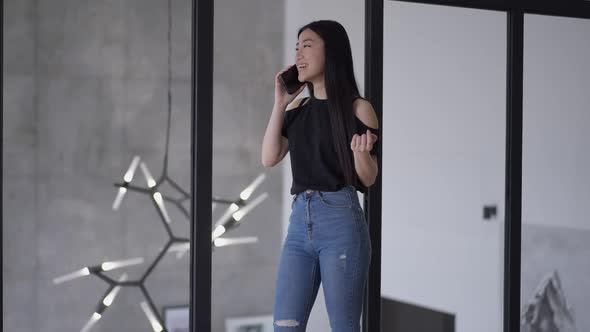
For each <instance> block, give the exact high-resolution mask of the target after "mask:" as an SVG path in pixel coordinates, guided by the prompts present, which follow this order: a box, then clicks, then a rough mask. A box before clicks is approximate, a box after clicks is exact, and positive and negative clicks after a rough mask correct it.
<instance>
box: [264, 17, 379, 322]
mask: <svg viewBox="0 0 590 332" xmlns="http://www.w3.org/2000/svg"><path fill="white" fill-rule="evenodd" d="M295 63H296V65H297V69H298V79H299V81H301V82H306V85H304V86H302V87H301V88H300V89H299V90H298V91H296V92H295V93H293V94H292V95H291V94H288V93H287V92H286V91H285V89H284V87H283V86H282V85H281V84H280V82H279V76H280V74H281V73H283V72H284V71H285V70H287V68H285V69H284V70H282V71H281V72H279V73H277V75H276V76H275V103H274V107H273V110H272V114H271V116H270V120H269V123H268V126H267V128H266V132H265V134H264V140H263V143H262V164H263V165H264V166H265V167H272V166H274V165H276V164H278V163H279V162H280V161H281V160H282V159H283V158H284V157H285V155H286V154H287V152H290V156H291V166H292V167H291V171H292V174H293V185H292V187H291V194H292V195H293V201H292V204H291V210H292V211H291V216H290V219H289V227H288V234H287V238H286V240H285V242H284V245H283V249H282V253H281V258H280V263H279V268H278V273H277V279H276V288H275V305H274V330H275V332H282V331H290V332H298V331H305V327H306V324H307V320H308V317H309V313H310V311H311V308H312V306H313V303H314V301H315V298H316V295H317V291H318V288H319V285H320V282H321V284H322V287H323V290H324V296H325V300H326V308H327V311H328V315H329V319H330V326H331V328H332V331H337V332H346V331H360V315H361V309H362V302H363V294H364V287H365V282H366V277H367V272H368V268H369V261H370V256H371V244H370V239H369V234H368V229H367V224H366V222H365V219H364V214H363V211H362V208H361V206H360V202H359V199H358V195H357V193H356V192H357V190H358V191H361V192H366V189H367V187H369V186H371V185H372V184H373V183H374V182H375V178H376V177H377V173H378V163H377V159H376V156H375V155H376V154H377V149H376V148H377V137H378V136H377V134H378V129H377V128H378V121H377V117H376V115H375V111H374V110H373V107H372V106H371V104H370V103H369V102H368V101H366V100H364V99H362V98H360V96H359V91H358V87H357V84H356V80H355V78H354V71H353V64H352V52H351V49H350V42H349V39H348V36H347V34H346V31H345V30H344V28H343V27H342V25H340V24H339V23H337V22H335V21H327V20H321V21H315V22H312V23H310V24H308V25H306V26H304V27H302V28H301V29H300V30H299V32H298V42H297V47H296V57H295ZM305 86H307V87H308V89H309V92H310V97H309V98H299V99H297V100H295V101H294V99H295V97H296V96H297V95H298V94H299V93H301V92H302V91H303V89H304V88H305ZM293 101H294V102H293ZM289 104H291V106H290V107H288V109H287V106H288V105H289Z"/></svg>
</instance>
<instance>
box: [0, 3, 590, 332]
mask: <svg viewBox="0 0 590 332" xmlns="http://www.w3.org/2000/svg"><path fill="white" fill-rule="evenodd" d="M389 1H401V2H413V3H422V4H431V5H441V6H454V7H464V8H473V9H485V10H495V11H503V12H506V13H507V22H506V24H507V29H506V31H507V45H506V46H507V53H506V56H507V67H506V74H507V77H506V91H507V94H506V179H505V186H506V189H505V205H506V211H505V219H504V220H505V223H506V226H507V227H505V234H504V242H505V247H504V329H503V331H504V332H517V331H519V330H520V325H519V315H520V264H521V262H520V255H521V252H520V251H521V227H522V221H521V208H522V205H521V204H522V124H523V122H522V118H523V109H522V91H523V72H522V71H523V39H524V38H523V30H524V15H525V14H539V15H549V16H561V17H571V18H585V19H590V1H588V0H538V1H533V0H513V1H509V0H503V1H500V0H449V1H443V0H423V1H415V0H389ZM213 4H214V2H213V0H192V8H191V16H192V17H191V20H192V24H191V29H192V36H191V48H192V55H191V58H192V59H191V74H192V75H191V194H192V195H191V219H192V220H191V231H190V236H191V250H190V322H189V324H190V331H192V332H197V331H198V332H210V331H211V267H212V266H211V231H212V226H211V197H212V180H211V178H212V143H213V135H212V126H213V18H214V15H213ZM383 8H384V0H365V94H366V97H367V99H368V100H370V101H371V103H372V104H373V107H374V108H375V111H376V112H377V117H378V119H379V122H380V123H382V122H383V121H382V120H383V113H382V108H383V74H382V72H383V20H384V17H383ZM0 14H2V15H0V17H1V18H0V20H1V23H2V26H3V25H4V3H3V2H2V6H1V7H0ZM0 40H1V41H2V52H0V60H3V55H4V52H3V49H4V48H3V46H4V36H3V35H2V36H1V37H0ZM2 62H3V61H2ZM3 73H4V68H3V67H2V74H3ZM0 87H1V88H2V89H1V90H2V91H1V92H0V96H2V99H3V98H4V97H3V92H4V75H2V79H1V81H0ZM3 106H4V105H3V103H2V105H0V137H3V112H4V110H3ZM382 128H383V126H382ZM382 130H383V129H382ZM3 145H4V142H3V143H2V145H1V146H0V163H2V165H3V150H4V149H3ZM379 157H381V156H379ZM379 163H380V165H379V166H380V169H381V166H382V165H381V158H379ZM2 179H3V168H1V167H0V186H1V185H2V183H3V180H2ZM381 181H382V178H381V172H380V174H379V176H378V178H377V181H376V183H375V184H374V185H373V186H372V187H371V189H370V190H369V192H368V194H367V195H366V196H365V202H364V203H365V207H366V209H365V211H366V212H365V213H366V216H367V220H368V222H369V226H370V236H371V241H372V243H373V248H374V249H373V257H372V262H373V263H372V264H371V268H370V271H369V280H368V287H367V291H366V296H365V306H364V310H365V311H364V312H365V314H364V315H363V330H364V331H380V330H381V256H382V253H381V197H382V183H381ZM2 206H3V191H0V211H2ZM3 222H4V220H3V214H0V245H3ZM0 256H2V257H0V265H2V266H3V264H4V262H3V255H0ZM3 289H4V285H3V277H0V296H2V299H4V295H3ZM3 302H4V301H2V302H0V310H3Z"/></svg>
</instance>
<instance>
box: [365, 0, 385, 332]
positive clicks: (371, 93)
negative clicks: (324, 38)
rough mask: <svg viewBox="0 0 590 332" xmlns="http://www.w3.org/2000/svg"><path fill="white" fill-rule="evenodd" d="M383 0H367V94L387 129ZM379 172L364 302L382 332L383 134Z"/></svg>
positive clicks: (368, 201) (370, 208)
mask: <svg viewBox="0 0 590 332" xmlns="http://www.w3.org/2000/svg"><path fill="white" fill-rule="evenodd" d="M383 2H384V1H383V0H365V96H366V98H367V99H368V100H369V101H370V102H371V104H372V105H373V108H374V109H375V113H376V114H377V119H378V120H379V127H380V128H381V130H380V131H381V132H383V8H384V4H383ZM380 136H381V137H379V139H380V140H381V143H380V145H381V149H379V150H380V151H379V153H378V163H379V173H378V175H377V179H376V180H375V183H374V184H373V185H372V186H371V187H370V188H369V191H368V193H367V194H366V195H365V202H364V206H365V217H366V219H367V222H368V223H369V235H370V238H371V248H372V255H371V265H370V267H369V275H368V279H367V288H366V291H365V299H364V300H365V301H364V304H363V331H365V332H369V331H371V332H373V331H381V197H382V190H381V189H382V184H381V182H382V176H381V174H382V173H383V170H382V165H383V162H382V158H381V151H383V146H384V145H383V135H380Z"/></svg>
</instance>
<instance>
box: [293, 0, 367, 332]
mask: <svg viewBox="0 0 590 332" xmlns="http://www.w3.org/2000/svg"><path fill="white" fill-rule="evenodd" d="M285 11H286V12H285V39H284V40H285V48H284V49H285V66H287V65H289V64H292V63H294V62H295V43H296V42H297V31H298V30H299V28H301V27H302V26H304V25H305V24H307V23H309V22H311V21H315V20H326V19H328V20H336V21H338V22H340V23H341V24H342V25H343V26H344V28H345V29H346V32H347V33H348V37H349V39H350V44H351V47H352V57H353V61H354V69H355V76H356V80H357V84H358V86H359V89H360V92H361V94H363V91H364V85H365V84H364V61H365V57H364V55H365V38H364V37H365V35H364V34H365V26H364V21H365V19H364V18H365V7H364V1H355V0H339V1H336V0H321V1H312V0H286V1H285ZM303 95H305V96H307V95H308V94H307V91H305V92H304V93H303V94H302V96H303ZM289 158H290V157H289V155H287V156H286V157H285V159H284V161H283V162H282V167H283V185H284V188H283V193H284V196H283V203H284V204H283V207H284V208H283V225H284V232H285V234H286V227H287V225H288V222H289V214H290V213H291V199H292V196H291V195H290V193H289V190H290V188H291V182H292V177H291V163H290V159H289ZM307 326H308V327H307V331H308V332H325V331H330V323H329V321H328V314H327V312H326V306H325V302H324V296H323V292H322V289H321V287H320V291H319V294H318V297H317V299H316V302H315V305H314V308H313V310H312V313H311V316H310V318H309V322H308V325H307Z"/></svg>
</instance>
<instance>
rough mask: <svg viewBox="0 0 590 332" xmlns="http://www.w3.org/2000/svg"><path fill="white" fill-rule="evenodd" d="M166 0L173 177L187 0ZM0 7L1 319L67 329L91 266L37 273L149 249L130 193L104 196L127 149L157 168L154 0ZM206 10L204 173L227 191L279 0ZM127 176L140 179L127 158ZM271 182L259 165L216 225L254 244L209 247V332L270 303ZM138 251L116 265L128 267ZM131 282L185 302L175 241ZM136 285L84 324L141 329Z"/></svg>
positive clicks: (159, 92)
mask: <svg viewBox="0 0 590 332" xmlns="http://www.w3.org/2000/svg"><path fill="white" fill-rule="evenodd" d="M171 3H172V17H173V20H172V32H171V34H172V54H171V61H172V73H173V75H172V84H171V90H172V137H171V143H170V144H171V146H170V164H169V175H170V176H171V178H172V179H173V180H175V181H176V182H177V183H179V184H180V185H181V186H182V187H184V188H185V189H186V190H189V189H190V176H189V170H190V132H189V130H190V127H189V126H190V1H189V0H186V1H184V0H183V1H176V0H174V1H172V2H171ZM4 6H5V8H4V9H5V10H4V20H5V25H4V28H5V30H4V34H5V35H4V38H5V39H4V40H5V42H4V50H5V53H4V64H3V66H4V84H5V91H4V100H3V105H4V120H5V121H4V137H3V153H4V164H3V170H4V187H3V190H4V198H5V200H4V202H3V203H4V209H3V211H2V213H3V220H4V239H3V241H4V252H3V255H4V256H3V259H4V270H3V275H4V292H5V293H4V294H5V297H4V304H5V305H4V312H3V317H4V318H5V319H4V323H3V324H4V328H5V330H10V331H19V332H20V331H22V332H25V331H27V332H28V331H42V330H43V331H79V330H80V329H81V328H82V326H83V325H84V323H85V322H86V321H87V320H88V319H89V318H90V315H91V314H92V312H93V311H94V309H95V306H96V304H97V303H98V301H99V300H100V298H101V297H102V296H103V294H104V292H105V291H106V285H105V284H104V283H103V282H101V281H100V280H98V279H97V278H93V277H89V278H85V279H80V280H76V281H72V282H69V283H65V284H61V285H57V286H56V285H53V284H52V282H51V280H52V279H53V278H54V277H56V276H58V275H61V274H64V273H66V272H70V271H74V270H76V269H79V268H81V267H83V266H86V265H91V264H96V263H99V262H102V261H106V260H116V259H122V258H130V257H137V256H142V257H145V258H146V261H147V262H151V260H152V259H153V258H154V256H155V255H156V254H157V252H158V249H159V248H161V247H162V246H163V245H164V243H165V241H166V240H167V237H166V234H165V230H164V228H163V226H162V225H161V223H160V220H159V219H158V217H157V213H156V211H155V209H154V206H153V205H152V204H151V202H150V201H149V200H148V198H147V197H146V196H142V195H139V194H134V193H128V195H127V197H126V198H125V201H124V202H123V205H122V207H121V210H120V211H118V212H114V211H112V210H111V204H112V202H113V199H114V197H115V193H116V189H115V188H114V187H113V183H114V182H116V181H120V180H121V178H122V176H123V173H124V171H125V170H126V169H127V167H128V165H129V163H130V162H131V159H132V157H133V156H134V155H136V154H137V155H140V156H141V158H142V160H144V161H145V162H146V163H147V166H148V167H149V168H150V170H151V172H152V174H153V175H154V176H155V177H158V176H159V175H160V174H161V171H162V165H163V164H162V162H163V152H164V144H165V126H166V114H167V113H166V109H167V88H168V81H167V79H168V76H167V66H166V65H167V39H166V38H167V2H166V1H165V0H147V1H146V0H126V1H94V0H92V1H91V0H85V1H79V0H76V1H71V0H59V1H45V0H18V1H16V0H14V1H13V0H10V1H5V2H4ZM215 14H216V20H215V36H214V38H215V45H214V47H215V49H214V50H213V51H214V54H215V64H214V76H215V77H214V84H215V86H214V108H215V114H214V121H215V123H214V135H215V138H214V158H213V167H214V173H213V186H214V194H215V195H218V196H223V197H227V198H237V195H238V194H239V192H240V190H241V189H243V187H244V186H245V185H246V184H248V183H249V182H250V181H252V180H253V179H254V178H255V177H256V176H257V175H258V174H259V173H260V172H261V171H263V167H262V166H261V165H260V158H259V156H260V142H261V139H262V134H263V130H264V128H265V127H266V121H267V116H268V114H269V113H270V110H271V107H272V96H273V92H272V84H273V77H274V73H275V72H276V71H277V70H278V69H279V68H280V67H281V64H282V54H283V51H282V47H283V39H282V38H283V32H282V31H283V23H282V22H283V15H284V4H283V3H281V2H277V1H268V0H267V1H248V2H247V3H235V2H230V1H216V3H215ZM228 22H230V23H231V24H228ZM244 32H247V34H248V38H244ZM134 183H135V184H136V185H139V186H144V187H145V181H144V179H143V178H142V176H141V173H140V172H139V171H138V172H137V173H136V177H135V179H134ZM281 190H282V182H281V177H280V170H278V169H277V170H272V171H270V172H269V173H268V178H267V180H266V181H265V182H264V184H263V185H262V186H261V188H260V189H259V191H257V193H260V192H263V191H267V192H269V193H270V197H269V199H267V200H266V201H265V202H264V203H262V205H261V206H260V207H259V208H258V209H256V210H254V212H252V214H251V215H249V216H247V217H246V218H244V219H243V225H242V226H241V227H240V228H239V229H237V230H236V231H235V232H231V233H228V236H230V237H232V236H240V235H244V236H250V235H252V236H258V237H259V239H260V242H259V243H258V244H255V245H252V244H251V245H244V246H241V247H233V248H232V247H227V248H219V249H217V250H215V253H214V258H213V266H214V271H213V317H212V318H213V327H214V331H223V326H224V320H225V318H226V317H233V316H245V315H260V314H268V313H271V312H272V300H273V292H272V291H271V290H272V288H270V287H269V285H272V284H273V283H274V270H275V269H276V264H277V262H278V247H279V245H280V240H281V223H280V215H281V206H280V202H281V200H280V196H279V195H276V193H279V192H281ZM162 192H164V193H166V192H170V193H171V191H169V188H163V189H162ZM168 210H169V212H170V215H171V219H172V223H171V226H172V228H173V229H174V232H175V234H176V235H179V236H183V235H184V236H188V229H189V227H188V222H187V221H186V219H185V218H183V217H182V216H181V214H180V213H179V211H177V210H176V209H174V208H173V207H171V206H170V205H169V206H168ZM221 211H222V209H220V208H218V209H217V210H215V211H214V218H215V217H216V216H218V215H219V213H221ZM146 265H147V264H144V265H142V266H141V267H138V268H132V269H129V278H130V279H135V278H137V277H139V276H140V275H141V273H142V272H143V271H144V269H145V268H146ZM120 273H121V272H119V271H116V272H113V273H112V276H113V277H118V276H119V275H120ZM146 287H147V289H148V290H149V291H150V294H151V296H152V298H153V300H154V302H155V303H156V305H157V306H158V308H159V310H161V308H162V307H163V306H167V305H178V304H187V303H188V296H189V268H188V255H185V256H184V257H183V258H181V259H179V260H177V259H176V258H175V257H174V256H173V255H169V256H166V258H165V259H164V260H163V261H161V262H160V264H159V265H158V266H157V267H156V269H155V270H154V273H153V274H152V275H151V276H150V277H149V278H148V280H147V282H146ZM238 294H239V297H236V295H238ZM141 300H143V297H142V295H141V294H140V293H139V292H138V291H137V290H136V289H124V290H122V291H121V293H119V296H118V297H117V299H116V301H115V303H114V304H113V305H112V307H111V309H109V310H108V311H106V312H105V314H104V315H103V317H102V319H101V320H100V321H99V322H98V323H97V325H96V326H95V327H94V329H93V330H94V331H112V330H124V331H145V330H147V329H149V328H150V326H149V324H148V323H147V320H146V318H145V316H144V313H143V312H142V310H141V309H140V307H139V302H140V301H141Z"/></svg>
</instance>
